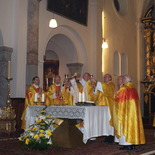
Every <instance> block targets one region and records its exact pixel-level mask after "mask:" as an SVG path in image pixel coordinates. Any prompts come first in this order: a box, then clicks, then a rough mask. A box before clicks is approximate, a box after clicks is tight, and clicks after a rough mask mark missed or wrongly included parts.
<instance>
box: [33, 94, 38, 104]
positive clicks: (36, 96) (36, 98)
mask: <svg viewBox="0 0 155 155" xmlns="http://www.w3.org/2000/svg"><path fill="white" fill-rule="evenodd" d="M37 101H38V93H35V95H34V102H37Z"/></svg>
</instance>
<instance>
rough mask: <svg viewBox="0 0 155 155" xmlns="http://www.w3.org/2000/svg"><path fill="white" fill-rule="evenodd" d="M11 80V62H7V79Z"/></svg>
mask: <svg viewBox="0 0 155 155" xmlns="http://www.w3.org/2000/svg"><path fill="white" fill-rule="evenodd" d="M10 78H11V61H8V79H10Z"/></svg>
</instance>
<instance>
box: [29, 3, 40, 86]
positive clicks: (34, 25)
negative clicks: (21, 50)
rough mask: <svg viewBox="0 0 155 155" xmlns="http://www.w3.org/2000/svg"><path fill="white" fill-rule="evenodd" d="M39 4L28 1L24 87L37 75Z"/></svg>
mask: <svg viewBox="0 0 155 155" xmlns="http://www.w3.org/2000/svg"><path fill="white" fill-rule="evenodd" d="M39 2H40V0H28V19H27V64H26V86H29V85H30V84H31V83H32V78H33V77H34V76H36V75H38V38H39V34H38V32H39Z"/></svg>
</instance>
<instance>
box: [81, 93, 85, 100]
mask: <svg viewBox="0 0 155 155" xmlns="http://www.w3.org/2000/svg"><path fill="white" fill-rule="evenodd" d="M82 102H85V94H84V92H82Z"/></svg>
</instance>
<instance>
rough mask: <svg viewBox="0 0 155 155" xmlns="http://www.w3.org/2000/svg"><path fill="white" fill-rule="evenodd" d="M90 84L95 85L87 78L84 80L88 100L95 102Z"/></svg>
mask: <svg viewBox="0 0 155 155" xmlns="http://www.w3.org/2000/svg"><path fill="white" fill-rule="evenodd" d="M92 85H95V84H94V83H92V81H90V80H88V81H87V82H86V93H87V97H88V101H94V102H96V95H95V93H94V87H93V86H92ZM83 91H84V89H83Z"/></svg>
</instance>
